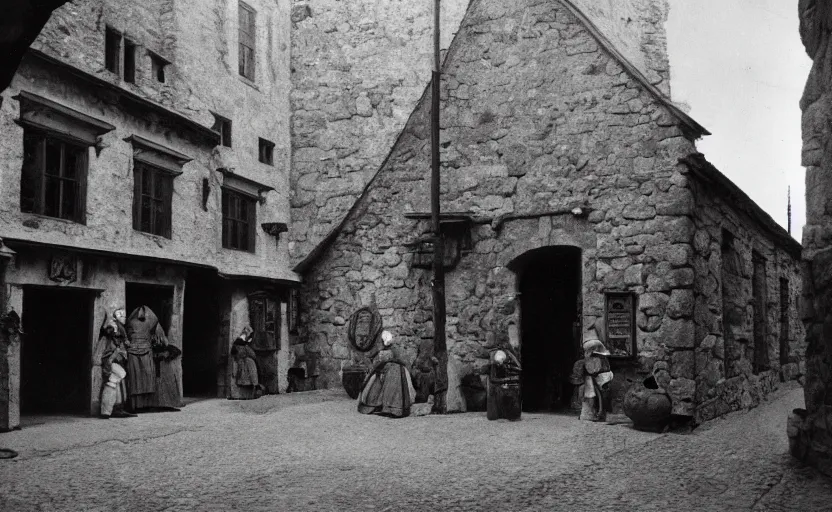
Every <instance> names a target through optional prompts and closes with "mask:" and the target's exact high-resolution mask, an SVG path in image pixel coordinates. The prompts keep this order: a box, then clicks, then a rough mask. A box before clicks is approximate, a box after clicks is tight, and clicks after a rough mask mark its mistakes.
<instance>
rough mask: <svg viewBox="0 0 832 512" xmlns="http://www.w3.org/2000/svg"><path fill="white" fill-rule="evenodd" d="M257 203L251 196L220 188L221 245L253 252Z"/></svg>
mask: <svg viewBox="0 0 832 512" xmlns="http://www.w3.org/2000/svg"><path fill="white" fill-rule="evenodd" d="M256 223H257V204H256V201H255V199H254V198H253V197H249V196H246V195H244V194H240V193H239V192H235V191H233V190H230V189H227V188H223V189H222V246H223V247H225V248H226V249H237V250H240V251H248V252H254V239H255V231H254V226H255V224H256Z"/></svg>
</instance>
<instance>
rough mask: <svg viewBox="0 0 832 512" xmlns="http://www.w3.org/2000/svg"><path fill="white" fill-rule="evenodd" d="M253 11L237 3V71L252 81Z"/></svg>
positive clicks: (253, 59) (253, 58)
mask: <svg viewBox="0 0 832 512" xmlns="http://www.w3.org/2000/svg"><path fill="white" fill-rule="evenodd" d="M254 19H255V12H254V9H252V8H251V7H249V6H248V5H246V4H244V3H243V2H240V4H239V33H238V39H239V57H238V60H239V71H240V75H241V76H244V77H246V78H248V79H249V80H252V81H254V63H255V57H254V47H255V43H254V41H255V35H256V33H255V24H254Z"/></svg>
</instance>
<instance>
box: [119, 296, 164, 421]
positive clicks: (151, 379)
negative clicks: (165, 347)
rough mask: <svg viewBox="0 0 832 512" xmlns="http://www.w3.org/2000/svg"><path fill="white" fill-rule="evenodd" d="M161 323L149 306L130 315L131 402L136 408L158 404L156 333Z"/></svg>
mask: <svg viewBox="0 0 832 512" xmlns="http://www.w3.org/2000/svg"><path fill="white" fill-rule="evenodd" d="M158 324H159V318H158V317H157V316H156V314H155V313H154V312H153V310H151V309H150V308H149V307H147V306H139V307H138V308H136V309H134V310H133V312H132V313H130V316H129V317H128V318H127V324H126V328H127V337H128V338H129V339H130V347H129V348H128V349H127V393H128V401H127V404H128V407H129V409H130V410H131V411H133V412H136V411H140V410H142V409H145V410H146V409H150V408H152V407H155V406H156V364H155V362H154V361H153V336H154V334H155V333H156V327H157V326H158Z"/></svg>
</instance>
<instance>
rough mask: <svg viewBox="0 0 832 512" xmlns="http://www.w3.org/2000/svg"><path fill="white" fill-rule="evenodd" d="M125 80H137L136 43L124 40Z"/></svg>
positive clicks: (133, 81) (132, 81) (131, 81)
mask: <svg viewBox="0 0 832 512" xmlns="http://www.w3.org/2000/svg"><path fill="white" fill-rule="evenodd" d="M124 81H125V82H130V83H131V84H132V83H135V82H136V45H135V44H134V43H132V42H131V41H128V40H127V39H125V40H124Z"/></svg>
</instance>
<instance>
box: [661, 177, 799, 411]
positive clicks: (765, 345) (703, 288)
mask: <svg viewBox="0 0 832 512" xmlns="http://www.w3.org/2000/svg"><path fill="white" fill-rule="evenodd" d="M690 189H691V193H692V194H691V195H692V199H693V201H694V203H695V214H694V216H693V221H694V229H695V232H694V237H693V245H692V247H691V248H690V249H692V251H693V252H692V254H693V262H694V265H693V267H694V271H695V274H696V279H695V285H694V288H693V290H692V291H688V292H687V293H686V296H685V297H684V301H683V303H684V304H685V308H684V309H685V311H684V315H685V316H686V317H688V318H693V320H694V328H695V333H694V338H693V339H694V345H693V346H692V347H689V348H692V349H693V350H686V351H682V352H676V353H675V355H674V357H677V358H679V360H685V361H686V365H685V366H686V367H687V366H689V369H687V368H686V370H685V373H687V374H688V376H687V378H694V377H690V376H689V375H690V374H695V381H696V403H697V404H698V406H697V411H696V417H697V419H698V420H699V421H706V420H709V419H711V418H714V417H716V416H721V415H723V414H725V413H727V412H730V411H733V410H739V409H748V408H751V407H756V406H757V405H758V404H759V403H760V401H761V400H762V399H763V398H764V397H765V395H766V394H767V393H768V392H769V391H771V390H772V389H773V388H774V386H775V385H776V383H777V382H778V381H779V380H781V379H783V380H790V379H794V378H797V377H799V376H800V375H802V374H803V371H804V369H805V366H804V363H803V361H804V356H805V344H804V340H803V334H804V332H803V326H802V324H801V323H800V318H799V315H798V299H799V297H800V288H801V280H800V260H799V255H800V248H799V246H798V245H797V243H796V242H794V241H792V242H791V244H788V245H786V243H784V242H779V241H777V239H773V238H772V236H771V235H770V232H769V231H767V230H766V226H767V224H768V225H771V226H775V223H774V221H773V220H770V223H762V222H760V221H759V220H757V219H755V218H752V217H751V216H749V215H748V214H747V213H745V212H743V211H742V210H741V209H740V208H739V207H738V205H740V204H743V203H742V200H741V199H738V198H736V197H733V198H732V197H730V196H729V195H727V194H726V193H725V191H724V190H721V189H720V188H716V187H714V185H713V183H710V182H707V181H705V180H704V179H702V178H699V177H696V176H694V175H692V177H691V180H690ZM715 192H718V193H715ZM746 200H747V198H746ZM777 229H780V228H777ZM755 260H759V263H758V266H757V268H756V269H755ZM763 269H764V270H763ZM755 278H757V279H758V282H757V283H756V285H755V283H754V279H755ZM763 279H764V280H765V281H763ZM781 279H785V280H786V282H784V281H781ZM783 285H786V291H784V292H781V286H783ZM755 287H756V288H758V290H759V292H758V293H760V294H761V295H762V296H764V300H760V301H755V297H754V291H755ZM781 294H784V295H785V297H786V298H787V301H786V302H785V303H781V297H782V296H783V295H781ZM783 307H785V308H786V310H785V313H784V314H785V316H786V318H785V320H786V326H787V327H786V328H785V329H783V328H782V322H781V313H783V310H782V309H781V308H783ZM755 315H763V316H762V317H761V318H759V319H758V322H757V324H758V325H757V329H756V331H757V332H755ZM760 320H762V323H761V322H760ZM761 325H764V326H765V327H764V328H763V330H762V332H760V326H761ZM783 335H785V336H786V339H783V340H781V336H783ZM781 344H784V345H785V346H786V347H787V352H786V354H784V356H783V358H782V359H781ZM755 356H756V357H757V359H756V363H758V364H755Z"/></svg>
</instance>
